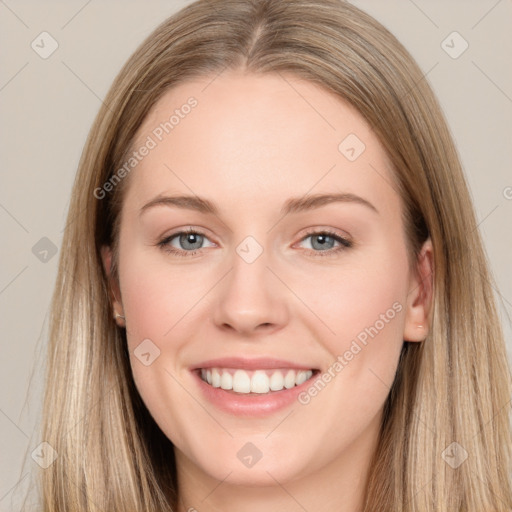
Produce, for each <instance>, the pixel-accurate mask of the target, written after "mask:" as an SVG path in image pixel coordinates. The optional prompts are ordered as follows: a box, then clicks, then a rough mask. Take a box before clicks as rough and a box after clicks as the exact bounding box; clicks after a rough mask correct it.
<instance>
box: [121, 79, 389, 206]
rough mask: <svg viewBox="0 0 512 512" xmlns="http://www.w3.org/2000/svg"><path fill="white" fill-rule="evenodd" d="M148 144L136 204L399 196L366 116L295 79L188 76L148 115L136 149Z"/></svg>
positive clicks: (135, 185)
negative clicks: (182, 196) (162, 199)
mask: <svg viewBox="0 0 512 512" xmlns="http://www.w3.org/2000/svg"><path fill="white" fill-rule="evenodd" d="M143 146H147V147H149V148H150V149H149V150H147V151H144V153H145V156H143V157H140V160H139V161H138V162H137V164H136V166H135V167H134V169H133V171H131V174H130V182H131V183H130V186H129V190H128V193H127V195H126V198H125V202H129V203H130V204H131V205H132V206H133V207H135V205H139V206H140V205H141V204H142V203H143V202H144V201H147V200H149V199H151V198H152V197H153V196H155V195H157V194H162V193H173V192H177V193H187V194H197V195H199V196H201V197H207V198H209V199H211V200H212V202H215V203H217V202H218V201H217V198H219V197H220V198H222V201H223V203H224V205H225V207H226V209H228V208H229V202H230V201H231V200H233V202H234V203H237V204H238V205H239V203H240V198H241V197H243V198H244V205H245V206H247V207H249V206H250V205H259V208H260V210H261V209H262V208H265V207H268V208H270V207H271V206H272V205H274V204H275V205H276V207H277V206H281V204H282V201H283V198H284V197H291V196H297V195H304V194H306V193H308V192H309V193H326V192H340V191H342V192H347V193H355V194H359V195H365V197H366V198H367V199H368V200H370V201H372V202H373V203H377V204H379V205H380V206H381V209H383V210H386V209H396V208H397V203H398V202H399V197H398V195H397V194H396V192H395V190H394V187H393V176H392V171H391V169H390V165H389V162H388V159H387V156H386V154H385V152H384V150H383V148H382V146H381V144H380V143H379V141H378V139H377V137H376V136H375V134H374V133H373V132H372V130H371V128H370V127H369V125H368V124H367V123H366V121H365V120H364V119H363V118H362V116H361V115H360V114H359V113H358V112H357V111H356V110H355V109H354V108H353V107H352V106H351V105H350V104H348V103H347V102H346V101H345V100H343V99H342V98H339V97H338V96H336V95H334V94H332V93H330V92H329V91H327V90H326V89H324V88H323V87H321V86H319V85H316V84H313V83H312V82H309V81H306V80H303V79H300V78H298V77H295V76H293V75H285V74H265V75H254V74H243V73H241V72H235V71H229V72H224V73H221V75H219V76H217V75H211V76H205V77H202V78H199V79H195V80H192V81H187V82H183V83H181V84H179V85H178V86H175V87H173V88H172V89H170V90H169V91H167V92H166V93H165V94H164V96H162V98H161V99H160V100H159V101H158V102H157V103H156V105H155V106H154V107H153V108H152V109H151V111H150V112H149V114H148V116H147V117H146V119H145V120H144V123H143V124H142V126H141V127H140V128H139V130H138V133H137V137H136V139H135V143H134V145H133V149H134V150H135V151H137V149H139V148H142V147H143ZM263 198H264V199H265V201H264V203H262V199H263ZM219 206H220V208H222V204H221V205H219Z"/></svg>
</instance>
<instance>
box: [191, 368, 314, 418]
mask: <svg viewBox="0 0 512 512" xmlns="http://www.w3.org/2000/svg"><path fill="white" fill-rule="evenodd" d="M192 374H193V376H194V378H195V379H196V381H197V382H198V385H199V388H200V389H201V392H202V393H203V395H204V396H205V397H206V399H207V400H208V401H209V402H211V403H212V404H213V405H215V406H216V407H218V408H219V409H221V410H223V411H225V412H228V413H230V414H234V415H236V416H252V417H262V416H268V415H270V414H272V413H274V412H277V411H280V410H281V409H284V408H286V407H288V406H290V405H291V404H293V402H296V401H297V400H298V398H297V397H298V395H299V394H300V393H301V392H302V391H304V390H305V389H307V388H308V387H309V386H310V385H311V383H312V381H313V380H314V378H315V376H316V374H315V373H313V376H312V377H311V378H310V379H308V380H307V381H305V382H303V383H302V384H300V385H299V386H294V387H293V388H290V389H286V388H285V389H282V390H281V391H271V392H270V393H262V394H252V393H251V394H248V393H247V394H244V393H234V392H231V391H225V390H224V389H222V388H214V387H213V386H211V385H210V384H208V383H207V382H205V381H204V380H203V379H202V378H201V377H200V375H199V372H198V371H192Z"/></svg>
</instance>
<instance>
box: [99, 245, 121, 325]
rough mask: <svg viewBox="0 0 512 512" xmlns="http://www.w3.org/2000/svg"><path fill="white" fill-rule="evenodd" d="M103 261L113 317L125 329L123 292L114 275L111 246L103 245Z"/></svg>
mask: <svg viewBox="0 0 512 512" xmlns="http://www.w3.org/2000/svg"><path fill="white" fill-rule="evenodd" d="M101 259H102V261H103V268H104V269H105V273H106V275H107V279H108V289H109V295H110V301H111V303H112V307H113V313H112V315H113V317H114V319H115V321H116V323H117V324H118V325H119V326H120V327H125V322H124V320H125V318H124V312H123V304H122V302H121V290H120V288H119V283H118V281H117V279H116V277H115V276H113V275H112V250H111V249H110V247H109V246H107V245H103V246H102V247H101Z"/></svg>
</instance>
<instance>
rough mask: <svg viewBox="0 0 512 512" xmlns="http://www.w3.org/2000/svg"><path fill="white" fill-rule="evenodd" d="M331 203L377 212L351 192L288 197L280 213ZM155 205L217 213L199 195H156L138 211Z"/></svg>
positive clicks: (371, 205) (210, 204) (306, 209)
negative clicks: (358, 206)
mask: <svg viewBox="0 0 512 512" xmlns="http://www.w3.org/2000/svg"><path fill="white" fill-rule="evenodd" d="M331 203H356V204H360V205H363V206H366V207H367V208H369V209H370V210H372V211H373V212H375V213H377V214H378V213H379V211H378V210H377V208H375V206H374V205H373V204H372V203H370V202H369V201H368V200H366V199H364V198H362V197H360V196H358V195H356V194H352V193H337V194H312V195H306V196H303V197H292V198H290V199H288V200H287V201H286V202H285V203H284V204H283V207H282V208H281V215H283V216H284V215H288V214H289V213H299V212H304V211H308V210H313V209H315V208H320V207H322V206H326V205H328V204H331ZM155 206H169V207H175V208H182V209H186V210H196V211H198V212H200V213H204V214H210V215H216V216H217V215H218V214H219V211H218V209H217V207H216V206H215V205H214V204H213V203H212V202H211V201H209V200H208V199H205V198H202V197H199V196H187V195H180V196H164V195H158V196H156V197H155V198H154V199H152V200H151V201H149V203H146V204H145V205H144V206H143V207H142V208H141V209H140V212H139V215H142V214H143V213H144V212H145V211H147V210H148V209H150V208H153V207H155Z"/></svg>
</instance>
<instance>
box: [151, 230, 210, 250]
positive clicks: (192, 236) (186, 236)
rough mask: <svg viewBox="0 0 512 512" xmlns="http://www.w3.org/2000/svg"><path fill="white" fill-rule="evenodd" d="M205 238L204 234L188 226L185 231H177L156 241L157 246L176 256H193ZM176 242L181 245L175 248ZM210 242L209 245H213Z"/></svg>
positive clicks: (200, 247)
mask: <svg viewBox="0 0 512 512" xmlns="http://www.w3.org/2000/svg"><path fill="white" fill-rule="evenodd" d="M205 240H207V238H206V235H205V234H204V233H201V232H200V231H197V230H195V229H192V228H189V229H187V230H185V231H178V232H177V233H173V234H172V235H170V236H167V237H165V238H164V239H163V240H161V241H160V242H158V246H159V247H160V248H161V249H162V250H164V251H165V252H167V253H170V254H174V255H176V256H184V257H187V256H194V255H195V254H197V251H198V250H199V249H202V245H203V242H204V241H205ZM176 243H177V244H178V245H180V246H181V247H183V249H181V248H179V247H178V248H176ZM214 245H215V244H212V245H211V246H214Z"/></svg>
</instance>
